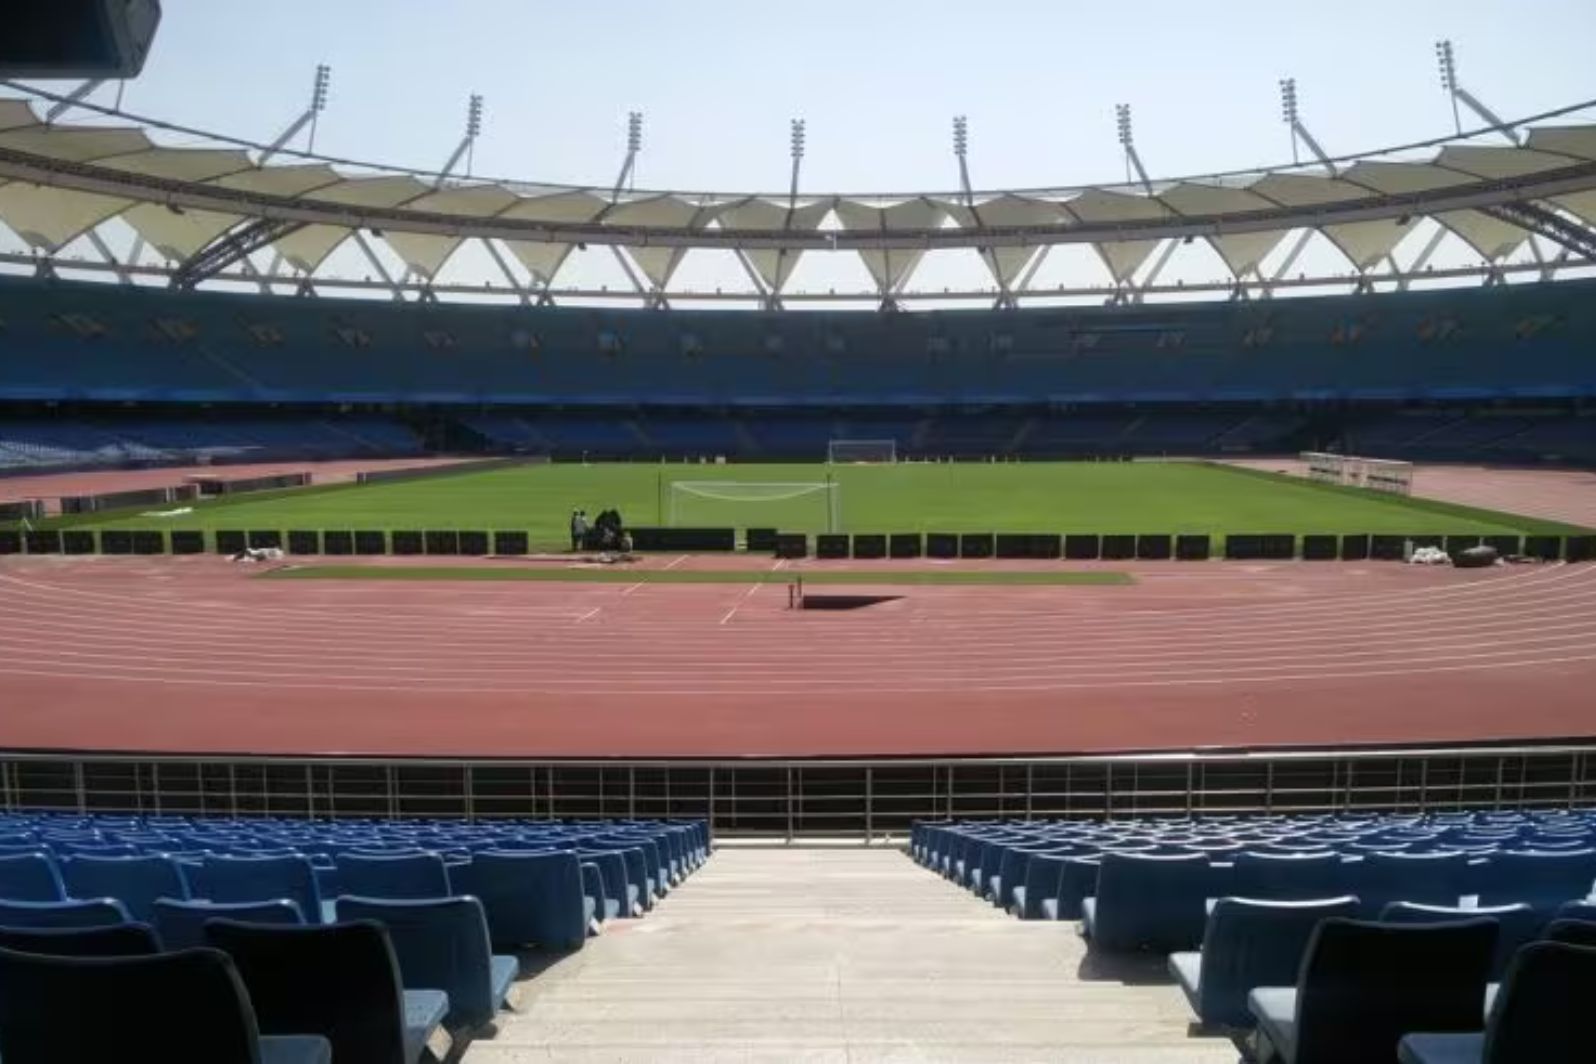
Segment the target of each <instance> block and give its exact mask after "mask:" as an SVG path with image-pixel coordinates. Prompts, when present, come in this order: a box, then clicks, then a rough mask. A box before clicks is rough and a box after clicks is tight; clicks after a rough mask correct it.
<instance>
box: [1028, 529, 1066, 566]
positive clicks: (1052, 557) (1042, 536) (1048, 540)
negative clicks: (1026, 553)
mask: <svg viewBox="0 0 1596 1064" xmlns="http://www.w3.org/2000/svg"><path fill="white" fill-rule="evenodd" d="M1063 553H1064V537H1063V536H1061V535H1059V534H1058V533H1057V532H1035V533H1032V535H1031V557H1033V558H1041V559H1044V560H1047V561H1057V560H1058V558H1059V557H1060V556H1062V555H1063Z"/></svg>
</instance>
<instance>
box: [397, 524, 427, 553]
mask: <svg viewBox="0 0 1596 1064" xmlns="http://www.w3.org/2000/svg"><path fill="white" fill-rule="evenodd" d="M388 541H389V542H390V543H391V544H392V545H393V552H394V553H395V554H400V555H404V556H406V557H410V556H413V555H416V554H421V553H424V552H425V551H426V549H427V542H426V537H424V536H423V535H422V534H421V533H420V532H417V531H415V530H413V529H403V530H400V531H396V532H390V533H389V534H388Z"/></svg>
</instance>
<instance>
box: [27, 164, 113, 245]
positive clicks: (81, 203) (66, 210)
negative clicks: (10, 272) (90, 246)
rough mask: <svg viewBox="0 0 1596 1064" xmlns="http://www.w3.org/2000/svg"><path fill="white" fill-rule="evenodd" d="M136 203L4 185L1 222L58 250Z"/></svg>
mask: <svg viewBox="0 0 1596 1064" xmlns="http://www.w3.org/2000/svg"><path fill="white" fill-rule="evenodd" d="M131 202H132V201H130V200H125V199H118V198H117V197H115V196H101V195H99V194H97V193H93V192H71V191H68V190H65V189H59V188H51V187H49V186H48V185H33V184H29V183H27V182H25V181H13V182H11V183H10V184H8V185H0V220H4V222H5V223H6V224H7V225H9V226H10V227H11V228H12V229H13V230H15V231H16V234H17V235H18V236H20V237H21V238H22V239H23V240H25V241H27V243H28V244H29V245H30V246H32V247H36V248H42V249H44V250H46V251H55V250H57V249H58V248H60V247H62V246H63V245H65V244H68V243H70V242H71V241H72V240H73V238H75V237H77V236H79V235H80V234H82V233H83V232H84V231H85V230H87V229H91V228H93V227H94V226H96V225H98V224H100V223H101V222H103V221H105V220H106V219H107V218H111V217H114V216H115V215H116V214H117V212H119V211H121V210H122V209H123V208H125V207H127V206H128V205H129V204H130V203H131Z"/></svg>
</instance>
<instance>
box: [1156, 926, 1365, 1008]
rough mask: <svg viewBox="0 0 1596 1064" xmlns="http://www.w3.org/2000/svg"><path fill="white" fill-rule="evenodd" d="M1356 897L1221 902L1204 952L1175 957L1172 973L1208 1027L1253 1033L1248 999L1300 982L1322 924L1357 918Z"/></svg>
mask: <svg viewBox="0 0 1596 1064" xmlns="http://www.w3.org/2000/svg"><path fill="white" fill-rule="evenodd" d="M1357 913H1358V899H1357V898H1354V897H1352V896H1351V895H1345V896H1342V897H1339V898H1322V899H1315V900H1308V901H1265V900H1261V899H1256V898H1234V897H1226V898H1220V899H1219V900H1218V901H1217V902H1215V903H1214V907H1213V909H1212V911H1211V912H1209V914H1208V927H1207V929H1206V930H1205V931H1204V932H1203V944H1202V949H1201V950H1200V951H1197V952H1190V953H1188V952H1180V953H1172V954H1170V957H1169V972H1170V974H1171V975H1173V976H1174V977H1175V981H1176V982H1177V983H1179V984H1180V988H1181V990H1182V991H1184V992H1185V994H1186V1000H1187V1001H1189V1002H1191V1007H1192V1011H1193V1012H1195V1013H1196V1014H1197V1017H1198V1019H1200V1020H1201V1021H1202V1022H1203V1023H1205V1024H1212V1025H1222V1026H1228V1027H1251V1026H1252V1025H1253V1022H1254V1021H1253V1017H1252V1014H1251V1013H1250V1012H1248V1011H1247V993H1248V991H1250V990H1251V989H1252V988H1253V987H1255V986H1278V985H1280V984H1283V983H1289V982H1292V981H1293V980H1295V979H1296V978H1297V970H1298V969H1299V968H1300V967H1301V966H1302V958H1303V955H1304V954H1305V953H1306V952H1307V949H1308V940H1309V938H1311V937H1312V935H1313V932H1314V929H1315V928H1317V927H1318V926H1319V921H1321V920H1324V919H1327V918H1329V917H1332V916H1356V915H1357Z"/></svg>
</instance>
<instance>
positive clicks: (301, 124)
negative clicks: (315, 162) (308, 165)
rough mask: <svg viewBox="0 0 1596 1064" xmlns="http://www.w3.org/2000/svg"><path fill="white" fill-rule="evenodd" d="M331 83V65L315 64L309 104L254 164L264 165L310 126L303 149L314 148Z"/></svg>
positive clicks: (311, 149) (312, 149) (311, 150)
mask: <svg viewBox="0 0 1596 1064" xmlns="http://www.w3.org/2000/svg"><path fill="white" fill-rule="evenodd" d="M331 85H332V67H330V66H328V65H327V64H326V63H317V64H316V77H315V80H313V81H312V82H311V87H310V104H309V106H307V107H306V108H305V109H304V111H302V112H301V113H300V115H299V117H298V118H296V119H294V120H293V121H292V122H290V123H289V124H288V128H287V129H285V130H283V131H282V133H280V134H278V137H277V139H276V140H274V141H272V142H271V143H270V144H268V145H267V146H266V149H265V150H264V151H263V152H261V157H260V158H259V159H257V160H256V165H258V166H264V165H266V161H267V160H268V159H270V158H271V157H272V156H274V155H276V154H277V153H278V152H280V151H282V150H283V149H284V148H285V147H287V146H288V143H289V141H291V140H293V139H294V138H295V137H297V136H299V133H300V131H301V130H303V129H304V128H305V127H306V126H309V127H310V137H309V140H308V142H307V143H306V146H305V150H306V151H307V152H314V151H315V150H316V126H317V124H318V122H319V121H320V119H321V113H322V112H323V111H325V110H326V109H327V90H328V89H329V88H330V87H331Z"/></svg>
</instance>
